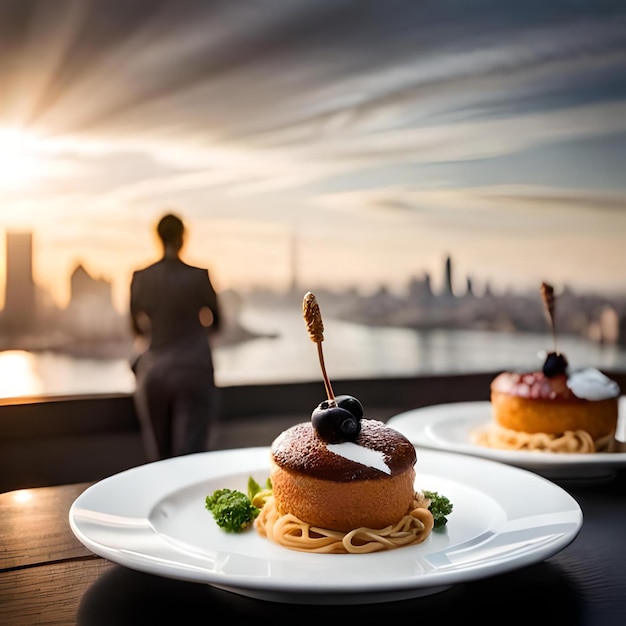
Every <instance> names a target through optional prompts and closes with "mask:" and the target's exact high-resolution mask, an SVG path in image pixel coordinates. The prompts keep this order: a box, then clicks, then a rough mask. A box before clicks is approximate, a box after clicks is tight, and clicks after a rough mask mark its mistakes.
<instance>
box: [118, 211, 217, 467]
mask: <svg viewBox="0 0 626 626" xmlns="http://www.w3.org/2000/svg"><path fill="white" fill-rule="evenodd" d="M157 234H158V236H159V238H160V240H161V243H162V245H163V257H162V258H161V259H160V260H159V261H157V262H156V263H154V264H152V265H150V266H148V267H146V268H144V269H141V270H137V271H135V272H134V273H133V277H132V281H131V286H130V313H131V320H132V326H133V330H134V332H135V333H136V335H137V336H139V337H141V338H144V339H146V340H147V349H146V350H145V351H143V352H142V353H141V354H140V355H139V357H138V358H137V359H136V361H135V362H134V364H133V371H134V372H135V375H136V382H137V388H136V392H135V406H136V410H137V414H138V418H139V421H140V424H141V429H142V435H143V440H144V446H145V450H146V454H147V456H148V458H149V460H151V461H153V460H158V459H164V458H168V457H172V456H179V455H182V454H189V453H193V452H202V451H204V450H207V449H209V447H210V445H209V437H210V435H211V432H212V429H213V428H214V427H215V426H216V420H217V417H218V415H217V411H218V404H217V403H218V397H217V394H218V391H219V390H218V389H217V388H216V386H215V379H214V370H213V357H212V353H211V346H210V343H209V335H210V333H212V332H215V331H217V330H218V329H219V328H220V322H221V319H220V307H219V302H218V296H217V294H216V291H215V289H214V287H213V284H212V283H211V278H210V276H209V271H208V270H207V269H202V268H199V267H193V266H191V265H187V264H186V263H184V262H183V261H182V260H181V258H180V252H181V249H182V247H183V242H184V236H185V226H184V224H183V222H182V220H181V219H180V218H179V217H177V216H176V215H172V214H169V215H165V216H164V217H162V218H161V220H160V221H159V223H158V226H157Z"/></svg>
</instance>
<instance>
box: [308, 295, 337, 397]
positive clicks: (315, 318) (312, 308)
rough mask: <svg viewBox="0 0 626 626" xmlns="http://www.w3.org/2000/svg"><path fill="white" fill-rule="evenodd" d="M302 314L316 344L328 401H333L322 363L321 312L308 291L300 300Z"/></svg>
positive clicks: (322, 336)
mask: <svg viewBox="0 0 626 626" xmlns="http://www.w3.org/2000/svg"><path fill="white" fill-rule="evenodd" d="M302 314H303V315H304V321H305V322H306V327H307V330H308V332H309V337H310V338H311V341H313V342H314V343H316V344H317V356H318V358H319V362H320V367H321V368H322V377H323V379H324V387H325V389H326V395H327V396H328V400H329V402H332V403H334V402H335V394H334V393H333V388H332V386H331V384H330V379H329V378H328V374H327V373H326V365H325V364H324V351H323V350H322V342H323V341H324V322H323V321H322V313H321V311H320V307H319V305H318V303H317V299H316V297H315V296H314V295H313V294H312V293H311V292H310V291H307V293H306V294H305V295H304V300H303V301H302Z"/></svg>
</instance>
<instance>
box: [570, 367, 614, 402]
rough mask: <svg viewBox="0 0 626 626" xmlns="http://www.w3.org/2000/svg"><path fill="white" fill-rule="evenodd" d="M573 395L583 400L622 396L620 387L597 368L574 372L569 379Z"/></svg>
mask: <svg viewBox="0 0 626 626" xmlns="http://www.w3.org/2000/svg"><path fill="white" fill-rule="evenodd" d="M567 386H568V387H569V388H570V389H571V390H572V393H573V394H574V395H575V396H576V397H578V398H582V399H583V400H607V399H608V398H616V397H617V396H619V394H620V388H619V385H618V384H617V383H616V382H615V381H614V380H611V379H610V378H609V377H608V376H605V375H604V374H603V373H602V372H600V371H599V370H597V369H595V368H592V367H590V368H587V369H584V370H577V371H575V372H572V373H571V374H570V375H569V376H568V378H567Z"/></svg>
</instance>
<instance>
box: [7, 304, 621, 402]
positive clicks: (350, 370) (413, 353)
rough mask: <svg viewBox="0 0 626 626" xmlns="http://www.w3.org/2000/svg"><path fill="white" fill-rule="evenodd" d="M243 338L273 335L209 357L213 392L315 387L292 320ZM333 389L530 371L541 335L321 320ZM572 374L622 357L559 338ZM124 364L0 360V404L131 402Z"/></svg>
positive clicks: (309, 347) (314, 368) (315, 372)
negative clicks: (362, 381)
mask: <svg viewBox="0 0 626 626" xmlns="http://www.w3.org/2000/svg"><path fill="white" fill-rule="evenodd" d="M241 321H242V323H243V324H245V326H246V327H247V328H249V329H250V330H255V331H258V332H262V333H268V334H271V333H276V334H277V335H278V336H277V337H275V338H270V337H267V338H266V337H262V338H258V339H253V340H250V341H245V342H242V343H238V344H234V345H229V346H224V347H220V348H217V349H216V350H215V366H216V380H217V383H218V384H219V385H220V386H231V385H245V384H265V383H276V382H302V381H311V380H312V381H315V380H321V377H320V368H319V363H318V360H317V349H316V346H315V344H314V343H313V342H312V341H311V340H310V339H309V338H308V335H307V333H306V329H305V326H304V322H303V321H302V318H301V316H300V314H299V311H294V310H277V309H272V310H252V309H250V310H244V311H242V315H241ZM322 346H323V350H324V357H325V363H326V368H327V370H328V374H329V376H330V377H331V379H332V380H335V381H339V380H342V379H352V378H379V377H403V376H419V375H430V374H450V373H453V374H458V373H480V372H492V371H497V370H504V369H518V370H519V369H534V368H537V367H538V366H540V364H541V353H542V352H543V351H546V350H550V349H551V348H552V339H551V336H550V335H549V334H539V333H532V334H529V333H524V334H521V333H493V332H487V331H475V330H447V329H446V330H434V331H429V332H424V331H414V330H409V329H404V328H384V327H383V328H381V327H371V326H362V325H358V324H353V323H349V322H345V321H339V320H334V319H328V320H327V321H326V328H325V333H324V342H323V344H322ZM559 349H560V350H561V351H562V352H564V353H565V354H566V355H567V357H568V359H569V361H570V364H571V366H572V367H573V368H576V369H578V368H582V367H597V368H600V369H608V370H615V371H626V349H624V348H623V347H619V346H613V345H611V346H607V345H604V346H603V345H600V344H597V343H594V342H591V341H587V340H585V339H582V338H576V337H570V336H564V337H562V338H560V339H559ZM133 389H134V379H133V375H132V372H131V371H130V368H129V366H128V362H127V360H125V359H121V358H118V359H89V358H76V357H71V356H67V355H61V354H55V353H51V352H42V353H33V352H25V351H15V350H14V351H5V352H0V398H16V397H23V396H32V395H43V396H57V395H74V394H91V393H129V392H132V390H133Z"/></svg>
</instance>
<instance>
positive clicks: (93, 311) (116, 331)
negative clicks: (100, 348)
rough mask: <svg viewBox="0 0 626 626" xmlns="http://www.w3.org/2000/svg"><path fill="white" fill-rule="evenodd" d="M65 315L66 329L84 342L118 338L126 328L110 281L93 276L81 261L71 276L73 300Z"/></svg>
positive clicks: (71, 299) (71, 296)
mask: <svg viewBox="0 0 626 626" xmlns="http://www.w3.org/2000/svg"><path fill="white" fill-rule="evenodd" d="M63 318H64V319H63V321H64V325H65V327H66V330H68V331H70V332H71V334H72V335H73V336H74V337H75V338H76V339H80V340H85V341H97V340H102V339H106V338H107V337H116V336H119V335H120V333H121V331H122V330H124V327H123V319H122V316H120V314H119V313H118V312H117V311H116V310H115V307H114V305H113V288H112V285H111V283H110V282H109V281H107V280H105V279H103V278H93V277H92V276H91V275H90V274H89V272H87V270H86V269H85V268H84V267H83V265H82V264H78V265H77V266H76V267H75V268H74V271H73V272H72V274H71V276H70V301H69V304H68V307H67V309H66V311H65V313H64V316H63Z"/></svg>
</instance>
